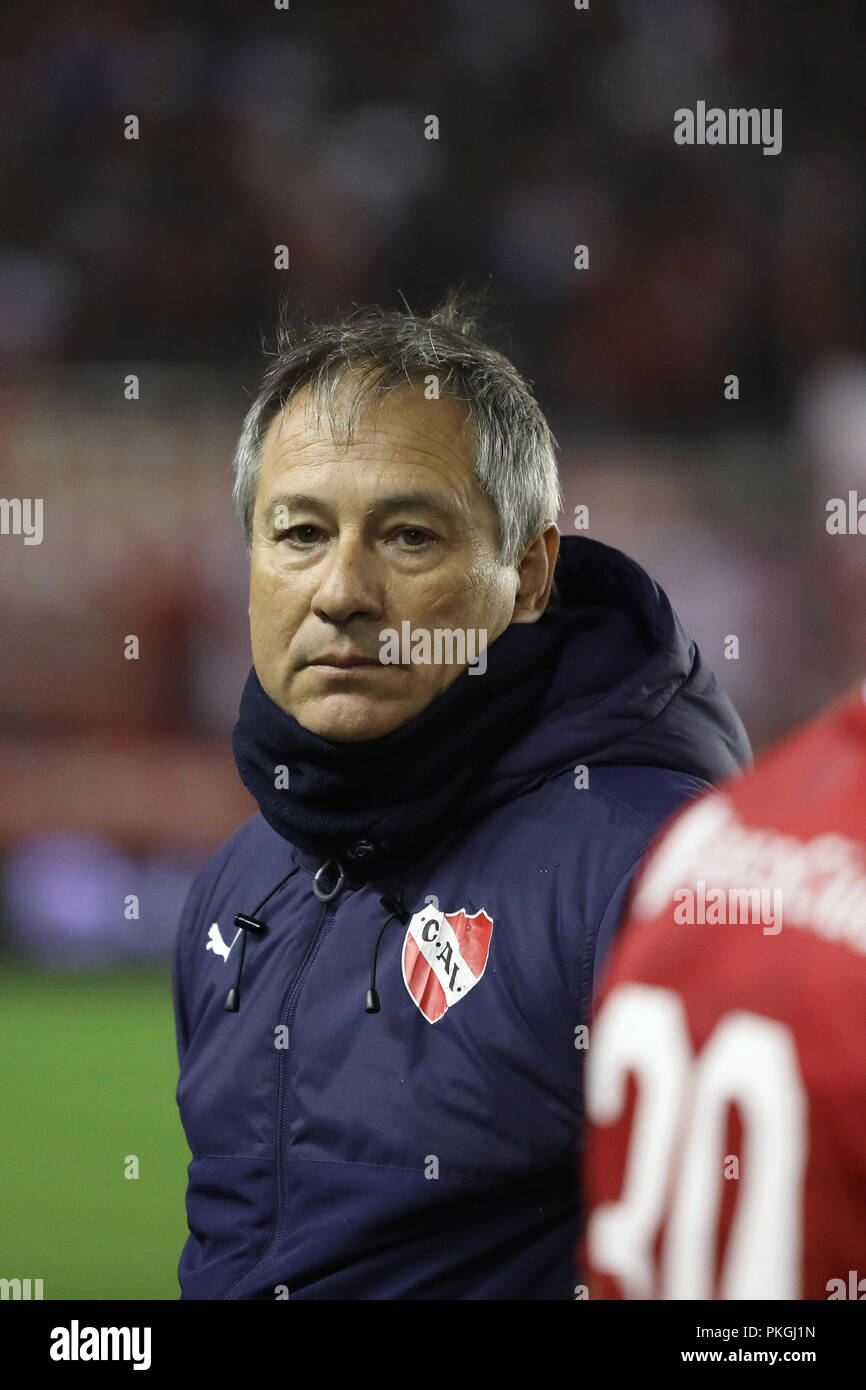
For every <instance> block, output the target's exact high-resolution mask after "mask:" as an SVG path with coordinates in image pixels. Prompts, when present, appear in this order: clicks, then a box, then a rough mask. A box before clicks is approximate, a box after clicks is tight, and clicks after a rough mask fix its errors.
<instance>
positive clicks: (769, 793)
mask: <svg viewBox="0 0 866 1390" xmlns="http://www.w3.org/2000/svg"><path fill="white" fill-rule="evenodd" d="M864 701H866V686H864V689H863V690H861V691H860V692H858V694H857V695H856V697H855V698H853V699H851V698H849V699H847V700H846V701H845V702H844V704H842V705H840V706H836V707H834V708H833V709H832V710H831V711H829V712H828V713H826V714H825V715H823V716H822V717H821V718H819V719H818V720H816V721H815V722H813V723H811V724H809V725H807V726H805V728H803V729H802V730H800V731H799V732H798V733H796V734H794V735H793V736H791V737H790V738H788V739H787V740H786V741H784V742H783V743H782V744H780V745H778V746H777V747H776V748H775V749H774V750H773V751H772V752H771V753H770V754H768V755H767V756H766V757H765V758H763V759H762V760H761V761H760V762H759V764H758V766H757V768H756V769H755V770H754V771H752V772H750V773H748V774H747V775H746V776H744V777H742V778H741V779H739V780H736V781H733V782H729V783H727V784H726V785H725V786H724V787H723V788H722V789H721V790H720V791H714V792H710V793H707V794H706V795H705V796H703V797H701V798H700V799H699V800H698V801H696V802H693V803H691V804H690V806H689V808H688V809H687V810H686V811H685V812H684V813H682V814H680V815H679V816H678V817H677V818H676V819H675V820H674V822H673V823H672V825H671V827H670V829H669V830H668V832H667V834H666V835H665V836H664V838H663V839H662V840H661V842H660V843H659V845H658V847H657V848H656V849H655V850H654V852H653V853H652V854H651V856H650V857H649V859H648V862H647V864H646V866H645V868H644V870H643V872H642V874H641V876H640V877H639V879H638V881H637V884H636V887H635V890H634V893H633V895H632V898H631V902H630V905H629V910H628V913H627V922H626V925H625V926H624V928H623V932H622V934H621V936H620V938H619V940H618V942H617V945H616V947H615V949H614V951H613V952H612V956H611V960H610V962H609V964H608V967H607V969H606V971H605V974H604V976H603V980H602V985H603V989H602V993H601V995H600V999H599V1004H598V1007H597V1009H596V1011H595V1015H594V1020H593V1024H592V1026H591V1028H590V1039H589V1050H588V1053H587V1063H586V1076H585V1089H586V1109H587V1118H588V1122H589V1127H588V1137H587V1153H586V1165H585V1170H584V1178H585V1192H586V1198H587V1221H586V1227H585V1231H584V1238H583V1246H582V1260H585V1262H586V1265H587V1267H588V1271H589V1275H590V1288H591V1297H593V1298H644V1299H659V1298H661V1299H740V1298H743V1299H828V1298H852V1297H853V1298H866V703H864Z"/></svg>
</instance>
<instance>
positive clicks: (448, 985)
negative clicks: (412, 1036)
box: [403, 906, 493, 1023]
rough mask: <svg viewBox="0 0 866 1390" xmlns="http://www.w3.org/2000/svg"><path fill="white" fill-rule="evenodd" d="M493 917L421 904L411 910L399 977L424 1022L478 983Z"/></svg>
mask: <svg viewBox="0 0 866 1390" xmlns="http://www.w3.org/2000/svg"><path fill="white" fill-rule="evenodd" d="M492 932H493V918H492V917H489V916H488V914H487V913H486V912H485V911H484V908H483V907H482V908H479V910H478V911H477V912H473V914H472V916H471V917H468V916H467V915H466V909H465V908H463V907H461V909H460V911H459V912H440V911H439V909H438V908H436V907H432V906H429V907H425V908H422V910H421V911H420V912H416V913H415V914H414V916H413V918H412V920H411V922H410V923H409V926H408V928H407V931H406V940H405V941H404V942H403V979H404V980H405V982H406V988H407V989H408V991H409V993H410V994H411V996H412V998H413V999H414V1000H415V1003H416V1004H417V1005H418V1008H419V1009H420V1010H421V1012H422V1014H423V1015H424V1017H425V1018H426V1020H427V1022H428V1023H437V1022H438V1021H439V1019H440V1018H441V1017H442V1016H443V1014H444V1013H445V1012H446V1011H447V1009H448V1008H450V1006H451V1005H452V1004H456V1003H458V1002H459V1001H460V1000H461V999H463V998H464V997H465V996H466V995H467V994H468V993H469V991H470V989H472V987H473V986H474V985H477V984H478V981H479V980H480V979H481V976H482V975H483V974H484V967H485V966H486V964H487V953H488V951H489V950H490V937H491V934H492Z"/></svg>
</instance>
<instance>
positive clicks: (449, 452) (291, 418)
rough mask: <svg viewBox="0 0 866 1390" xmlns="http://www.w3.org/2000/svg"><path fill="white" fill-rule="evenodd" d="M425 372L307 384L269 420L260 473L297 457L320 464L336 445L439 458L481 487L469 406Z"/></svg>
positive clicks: (421, 459)
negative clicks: (375, 383)
mask: <svg viewBox="0 0 866 1390" xmlns="http://www.w3.org/2000/svg"><path fill="white" fill-rule="evenodd" d="M431 389H432V388H431V386H430V384H429V383H427V382H426V381H425V380H424V379H423V378H417V379H412V380H405V379H401V380H399V381H398V382H396V383H394V384H386V385H384V386H379V388H378V389H376V390H373V389H371V383H370V381H369V379H367V380H366V381H365V379H364V378H360V379H359V377H358V376H357V374H353V376H352V377H346V376H345V375H344V376H343V377H340V378H338V379H336V380H335V381H334V382H324V383H315V384H306V385H305V386H303V387H302V388H301V389H300V390H299V391H298V392H297V393H296V394H295V395H294V396H293V397H292V398H291V399H290V400H289V401H287V402H286V404H285V405H284V406H283V407H282V408H281V409H279V410H278V411H277V412H276V414H275V415H274V417H273V418H272V419H271V421H270V423H269V425H268V428H267V430H266V433H265V436H264V440H263V445H262V469H261V471H262V474H265V475H267V474H268V473H273V472H274V471H281V470H282V469H284V468H286V467H287V466H289V465H291V464H292V463H303V462H305V461H310V462H314V461H315V462H322V461H324V460H326V459H330V458H333V457H334V454H335V451H336V452H338V453H341V452H346V451H348V450H349V449H352V448H357V449H358V450H359V454H360V455H362V456H371V457H374V458H376V459H383V458H387V459H389V460H390V461H392V462H396V463H399V462H400V461H401V460H403V459H405V460H406V461H407V462H418V463H425V462H427V463H430V462H434V463H438V464H442V465H444V466H445V467H446V468H447V469H448V471H449V472H450V473H452V474H456V475H457V476H460V477H462V478H464V479H465V484H466V487H467V489H468V491H469V492H476V491H477V480H476V478H475V460H476V453H477V437H476V434H475V430H474V428H473V426H472V422H471V419H470V417H469V414H468V411H467V409H466V406H465V404H464V403H463V402H462V401H461V400H459V399H456V398H455V397H453V396H436V395H435V394H431Z"/></svg>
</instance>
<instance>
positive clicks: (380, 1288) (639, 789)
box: [173, 542, 750, 1299]
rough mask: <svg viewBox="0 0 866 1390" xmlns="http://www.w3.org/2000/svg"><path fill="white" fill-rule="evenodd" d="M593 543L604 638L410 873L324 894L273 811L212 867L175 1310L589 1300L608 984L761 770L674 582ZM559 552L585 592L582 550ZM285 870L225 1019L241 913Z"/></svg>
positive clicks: (564, 676) (194, 1016) (198, 901)
mask: <svg viewBox="0 0 866 1390" xmlns="http://www.w3.org/2000/svg"><path fill="white" fill-rule="evenodd" d="M585 544H586V545H587V546H591V547H595V548H594V550H593V552H592V553H593V554H594V556H595V558H596V560H598V558H599V557H601V563H599V564H596V565H595V566H594V570H593V573H594V578H593V584H594V586H595V592H594V593H593V594H591V595H587V594H585V593H582V594H581V601H583V602H587V601H589V602H592V603H594V604H595V605H596V606H597V610H598V612H597V621H596V622H595V623H593V624H590V625H589V626H588V627H587V628H586V629H585V630H583V631H582V632H581V634H580V635H579V637H576V638H575V640H574V642H573V643H571V644H569V645H567V646H566V647H565V648H564V649H563V653H562V658H561V661H560V664H559V668H558V674H557V676H556V679H555V680H554V682H553V683H552V685H551V688H550V690H549V692H548V694H547V695H546V696H545V698H544V700H543V702H542V705H541V707H540V709H539V711H538V714H537V716H536V717H535V721H534V723H533V724H532V727H531V728H530V729H529V731H528V732H527V733H526V734H525V735H524V736H522V737H521V738H520V740H519V741H518V742H517V743H515V744H513V745H512V746H511V747H510V748H509V749H508V750H507V752H506V753H505V755H504V756H502V757H501V758H500V759H499V760H498V761H497V762H496V763H495V765H494V766H493V767H491V769H490V771H489V774H488V775H487V776H485V777H484V778H482V779H480V781H479V785H478V786H477V788H476V789H475V790H474V792H473V793H472V795H471V797H470V798H469V801H468V802H467V803H466V804H465V805H464V806H463V808H462V810H461V816H460V820H459V823H456V824H455V825H454V826H453V827H449V829H448V831H447V832H446V833H444V834H442V835H441V836H440V837H439V838H438V839H437V841H436V843H431V844H429V845H428V846H426V847H425V849H424V851H423V853H421V854H419V855H418V857H417V858H416V859H415V860H414V861H413V862H411V863H409V864H407V865H405V867H401V870H400V873H399V875H396V876H395V875H393V874H392V875H388V874H384V875H381V876H377V877H374V878H372V879H370V880H368V881H364V880H363V879H359V880H357V881H354V880H353V879H352V878H351V876H350V877H349V878H348V879H347V880H346V881H345V882H344V883H343V886H342V887H341V889H340V891H339V892H338V893H337V894H336V896H335V897H334V898H333V899H332V900H331V901H329V902H322V901H320V900H319V898H318V897H317V896H316V895H315V894H314V892H313V891H312V884H313V876H314V874H315V873H316V872H317V870H318V869H320V867H321V864H320V861H319V860H318V859H317V858H316V856H314V855H311V854H309V853H306V852H301V851H300V850H298V849H297V848H296V847H295V846H293V845H292V844H290V843H289V842H288V841H287V840H285V839H283V838H282V837H281V836H280V835H279V834H277V833H276V831H274V830H273V829H271V828H270V827H269V826H268V824H267V823H266V822H265V821H264V820H263V819H262V817H261V816H260V815H256V816H253V817H252V819H251V820H249V821H247V822H246V824H244V825H242V826H241V827H240V829H239V830H237V831H236V832H235V834H234V835H232V837H231V838H230V839H229V840H228V841H227V842H226V843H225V844H224V845H223V846H222V848H221V849H220V850H219V851H218V852H217V853H216V854H215V855H214V856H213V858H212V859H211V860H210V861H209V862H208V863H207V864H206V865H205V867H204V869H203V870H202V871H201V873H200V874H199V875H198V877H197V879H196V881H195V883H194V885H193V887H192V889H191V891H190V894H189V897H188V899H187V902H186V905H185V907H184V910H183V914H182V917H181V922H180V927H179V931H178V936H177V945H176V950H175V959H174V970H173V982H174V1005H175V1017H176V1025H177V1040H178V1055H179V1061H180V1079H179V1084H178V1088H177V1100H178V1105H179V1107H180V1112H181V1118H182V1121H183V1124H184V1128H185V1130H186V1135H187V1139H188V1142H189V1145H190V1149H191V1153H192V1161H191V1163H190V1165H189V1186H188V1192H187V1215H188V1220H189V1230H190V1235H189V1239H188V1240H187V1242H186V1245H185V1247H184V1249H183V1253H182V1255H181V1259H180V1266H179V1271H178V1274H179V1279H180V1284H181V1290H182V1297H183V1298H186V1299H234V1298H240V1299H275V1298H286V1297H289V1298H324V1299H342V1298H348V1299H401V1298H418V1299H442V1298H446V1299H452V1298H454V1299H515V1298H516V1299H569V1298H572V1297H573V1296H574V1286H575V1283H576V1281H577V1275H576V1272H575V1255H576V1244H577V1239H578V1232H579V1200H578V1190H577V1159H578V1156H579V1151H580V1144H581V1072H582V1065H581V1064H582V1059H583V1056H584V1045H585V1042H586V1038H585V1035H584V1034H583V1033H582V1031H581V1029H582V1026H583V1025H585V1024H586V1023H587V1021H588V1018H589V1010H590V1002H591V997H592V992H593V986H594V979H597V976H598V971H599V966H600V964H601V962H602V960H603V958H604V955H605V953H606V951H607V948H608V946H609V944H610V942H611V940H612V938H613V935H614V933H615V931H616V927H617V923H618V920H619V917H620V912H621V909H622V905H623V901H624V898H625V895H626V892H627V889H628V887H629V884H630V881H631V878H632V876H633V874H634V872H635V869H636V867H637V866H638V864H639V862H640V859H641V856H642V855H643V854H644V852H645V850H646V847H647V844H648V842H649V840H650V838H651V837H652V836H653V835H654V833H655V832H656V830H657V829H658V828H659V826H660V825H661V824H662V822H664V821H665V820H666V819H667V817H668V816H669V815H670V814H671V813H672V812H673V811H674V810H675V809H676V808H677V807H678V806H679V805H680V804H681V803H682V802H683V801H685V800H687V799H688V798H690V797H692V796H694V795H696V794H697V793H699V792H700V791H702V790H704V789H705V788H706V787H707V785H709V784H711V783H714V782H716V781H718V780H720V779H721V778H722V777H723V776H725V775H728V774H730V773H732V772H734V771H736V769H737V767H738V766H739V765H741V764H743V763H745V762H747V761H748V759H749V757H750V750H749V746H748V742H747V740H746V737H745V734H744V731H743V728H742V725H741V723H740V721H739V719H738V717H737V715H736V713H735V712H734V710H733V708H732V706H731V704H730V702H729V701H728V700H727V698H726V697H725V696H724V695H723V694H722V693H721V692H720V690H719V688H718V686H717V685H716V682H715V679H714V677H713V675H712V673H711V672H710V671H709V670H708V668H707V667H706V665H705V663H704V662H703V660H702V658H701V657H700V654H699V652H698V650H697V648H696V646H695V644H694V643H693V642H692V641H691V640H690V639H689V638H688V637H687V636H686V634H685V633H684V631H683V629H682V627H681V625H680V623H679V621H678V619H677V618H676V616H675V614H674V613H673V611H672V610H671V607H670V604H669V603H668V600H667V598H666V597H665V595H664V593H663V592H662V591H661V590H660V589H658V587H657V586H656V585H655V584H653V582H652V580H650V579H649V577H648V576H647V575H646V574H645V573H644V572H643V570H641V569H640V567H639V566H637V565H636V564H634V562H633V561H630V560H628V559H627V558H626V557H625V556H622V555H620V553H619V552H618V551H615V550H612V549H610V548H608V547H599V546H598V545H597V543H595V542H586V543H585ZM564 551H566V552H567V555H566V558H565V564H566V569H563V568H562V562H561V564H560V567H559V568H558V569H557V584H558V587H559V589H560V592H563V593H565V594H566V595H568V597H565V598H564V599H563V600H562V601H564V602H575V595H576V592H577V589H576V587H575V585H574V584H572V585H571V586H569V583H568V579H569V575H568V572H567V566H568V565H570V564H571V563H572V557H576V556H577V555H578V553H579V548H578V547H576V546H573V545H572V546H564ZM587 553H588V552H587ZM560 576H562V578H563V580H564V581H565V583H564V584H562V583H560ZM584 577H585V575H584ZM571 578H572V579H574V578H575V576H574V575H572V576H571ZM639 633H640V634H641V635H640V636H639V635H638V634H639ZM648 653H649V654H648ZM443 775H447V774H443ZM284 879H285V882H284V883H283V886H282V887H281V888H279V890H278V891H277V892H276V893H275V894H274V895H273V897H272V898H271V899H270V901H269V902H268V903H267V906H266V908H265V909H264V910H263V911H262V912H261V914H260V916H261V917H262V918H263V919H264V921H265V922H266V923H267V926H268V930H267V932H266V934H265V935H264V936H260V937H253V936H252V935H250V936H249V937H248V938H247V943H246V951H245V957H244V965H243V976H242V990H241V994H242V1002H241V1007H240V1010H239V1011H238V1012H237V1013H231V1012H226V1010H225V1008H224V1003H225V999H226V994H227V991H228V989H229V987H230V985H231V984H232V983H233V982H234V979H235V975H236V965H237V960H238V958H237V954H236V953H237V952H238V951H239V950H240V948H241V942H240V941H239V940H235V928H234V926H233V920H234V916H235V913H237V912H242V913H247V914H249V913H252V912H253V911H254V909H255V908H256V906H257V905H258V904H259V903H260V902H261V901H262V899H264V898H265V897H266V895H267V894H268V893H269V892H271V890H272V889H273V888H274V886H275V885H277V884H279V883H280V882H281V880H284ZM331 882H332V880H331V879H330V878H329V879H328V882H327V883H326V885H325V886H326V887H330V885H331ZM388 894H398V895H399V897H400V899H401V900H402V903H403V904H405V907H406V910H407V913H408V914H409V915H410V917H411V920H410V921H409V922H408V924H402V923H401V922H400V921H399V920H397V919H396V918H395V919H393V920H391V921H390V922H389V924H388V925H387V927H386V928H385V931H384V933H383V935H382V940H381V945H380V949H379V956H378V967H377V988H378V992H379V996H380V999H381V1011H380V1012H379V1013H367V1012H365V998H366V994H367V989H368V986H369V983H370V966H371V956H372V952H373V948H374V945H375V941H376V938H377V936H378V934H379V931H380V928H381V927H382V926H383V924H384V923H385V922H386V921H387V920H388V918H389V915H390V913H389V911H388V910H386V907H385V906H383V904H382V902H381V898H382V897H383V896H385V895H388ZM491 923H492V925H490V924H491ZM473 932H474V935H473ZM226 951H228V957H227V958H226V955H225V953H226Z"/></svg>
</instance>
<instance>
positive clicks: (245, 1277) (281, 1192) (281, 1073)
mask: <svg viewBox="0 0 866 1390" xmlns="http://www.w3.org/2000/svg"><path fill="white" fill-rule="evenodd" d="M336 915H337V908H336V906H332V905H330V904H329V905H328V907H327V909H326V911H325V915H324V917H323V918H322V920H321V921H320V922H319V925H318V927H317V928H316V934H315V936H314V937H313V941H312V945H311V946H310V949H309V950H308V952H307V954H306V956H305V957H304V961H303V964H302V965H301V968H300V970H299V971H298V974H297V976H296V977H295V980H294V983H293V984H292V985H290V987H289V991H288V994H287V995H286V998H285V1001H284V1004H283V1007H282V1009H281V1011H280V1026H281V1027H285V1028H286V1029H287V1030H288V1046H287V1047H286V1048H283V1049H281V1050H280V1057H279V1060H278V1062H277V1119H276V1131H275V1134H274V1166H275V1169H276V1184H277V1204H276V1211H275V1213H274V1229H273V1232H272V1233H271V1238H270V1240H269V1241H268V1243H267V1246H266V1247H265V1250H264V1253H263V1254H262V1255H261V1256H260V1258H259V1259H258V1260H257V1261H256V1263H255V1264H254V1265H253V1267H252V1269H249V1270H247V1272H246V1274H242V1275H241V1277H240V1279H238V1280H237V1281H236V1283H235V1284H234V1285H233V1286H232V1288H231V1289H230V1290H229V1292H228V1293H227V1294H226V1299H233V1298H239V1297H240V1295H241V1293H243V1292H244V1290H245V1289H246V1287H247V1285H248V1284H249V1283H250V1282H251V1281H252V1279H253V1278H254V1277H255V1275H257V1274H258V1272H259V1270H260V1269H261V1268H262V1266H263V1265H264V1264H265V1263H266V1262H267V1261H268V1260H269V1259H270V1257H271V1255H272V1254H273V1252H274V1250H275V1249H276V1247H277V1245H278V1244H279V1241H280V1237H281V1235H282V1233H283V1220H284V1217H285V1204H286V1203H285V1186H286V1183H285V1174H284V1172H283V1168H284V1163H283V1152H284V1148H285V1145H284V1143H283V1120H284V1116H285V1106H286V1087H285V1061H286V1053H287V1052H290V1051H291V1048H292V1019H293V1017H294V1012H295V1009H296V1007H297V1003H298V996H299V995H300V993H301V990H302V989H303V987H304V983H305V981H306V978H307V976H308V975H309V973H310V970H311V968H312V965H313V961H314V960H315V958H316V956H317V955H318V952H319V947H320V946H321V944H322V942H323V941H324V939H325V937H326V935H327V933H328V930H329V929H330V926H331V923H332V922H333V920H334V918H335V917H336Z"/></svg>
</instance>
